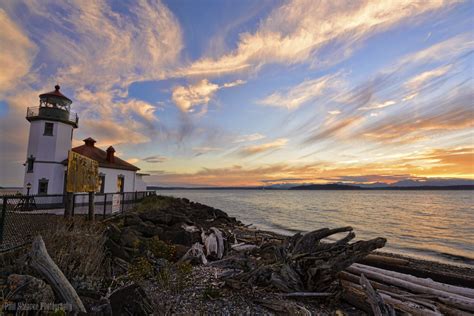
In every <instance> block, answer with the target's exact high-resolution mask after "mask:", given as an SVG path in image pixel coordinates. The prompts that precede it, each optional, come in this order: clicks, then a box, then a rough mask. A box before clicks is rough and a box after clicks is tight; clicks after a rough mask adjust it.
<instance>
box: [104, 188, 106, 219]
mask: <svg viewBox="0 0 474 316" xmlns="http://www.w3.org/2000/svg"><path fill="white" fill-rule="evenodd" d="M106 213H107V193H104V218H105V215H106Z"/></svg>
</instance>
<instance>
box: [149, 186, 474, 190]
mask: <svg viewBox="0 0 474 316" xmlns="http://www.w3.org/2000/svg"><path fill="white" fill-rule="evenodd" d="M147 190H156V191H159V190H272V191H293V190H305V191H470V190H474V185H449V186H407V187H402V186H400V187H374V188H364V187H360V186H352V185H340V184H311V185H302V186H295V187H291V188H273V187H264V186H259V187H195V188H189V187H155V186H148V187H147Z"/></svg>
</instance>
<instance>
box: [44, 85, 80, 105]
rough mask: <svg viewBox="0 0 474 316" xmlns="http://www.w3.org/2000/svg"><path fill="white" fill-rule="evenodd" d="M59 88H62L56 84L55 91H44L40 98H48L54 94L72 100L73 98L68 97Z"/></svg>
mask: <svg viewBox="0 0 474 316" xmlns="http://www.w3.org/2000/svg"><path fill="white" fill-rule="evenodd" d="M59 89H61V87H60V86H59V85H55V86H54V91H50V92H46V93H42V94H40V95H39V97H40V98H47V97H50V96H53V97H60V98H64V99H66V100H68V101H71V102H72V100H71V99H69V98H68V97H66V96H65V95H64V94H62V93H61V92H59Z"/></svg>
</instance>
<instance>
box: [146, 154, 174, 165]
mask: <svg viewBox="0 0 474 316" xmlns="http://www.w3.org/2000/svg"><path fill="white" fill-rule="evenodd" d="M142 160H143V161H145V162H148V163H162V162H165V161H167V160H168V158H167V157H164V156H161V155H153V156H149V157H145V158H143V159H142Z"/></svg>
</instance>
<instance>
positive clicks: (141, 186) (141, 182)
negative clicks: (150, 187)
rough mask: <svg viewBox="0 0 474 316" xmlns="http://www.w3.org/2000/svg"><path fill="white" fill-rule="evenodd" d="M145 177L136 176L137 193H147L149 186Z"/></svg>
mask: <svg viewBox="0 0 474 316" xmlns="http://www.w3.org/2000/svg"><path fill="white" fill-rule="evenodd" d="M143 177H144V175H142V174H138V173H137V174H136V178H135V190H136V191H146V186H147V184H146V183H145V181H144V180H143Z"/></svg>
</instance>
